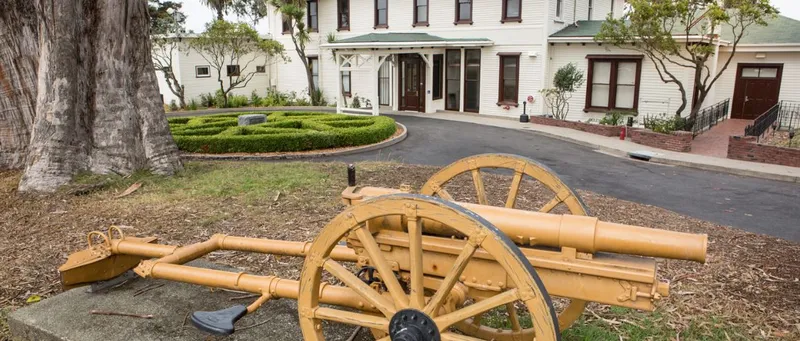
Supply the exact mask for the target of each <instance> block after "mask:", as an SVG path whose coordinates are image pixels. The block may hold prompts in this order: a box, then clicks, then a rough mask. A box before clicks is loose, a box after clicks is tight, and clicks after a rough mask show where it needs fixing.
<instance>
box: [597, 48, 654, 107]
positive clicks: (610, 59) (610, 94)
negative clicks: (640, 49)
mask: <svg viewBox="0 0 800 341" xmlns="http://www.w3.org/2000/svg"><path fill="white" fill-rule="evenodd" d="M587 58H588V59H589V76H588V81H587V84H588V86H587V88H586V109H585V111H589V110H601V111H607V110H636V109H637V107H638V105H639V80H640V78H641V71H642V56H587Z"/></svg>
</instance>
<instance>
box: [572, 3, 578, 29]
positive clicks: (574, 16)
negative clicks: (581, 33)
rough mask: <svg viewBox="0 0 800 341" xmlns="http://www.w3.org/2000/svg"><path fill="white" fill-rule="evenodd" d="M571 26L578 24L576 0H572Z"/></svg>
mask: <svg viewBox="0 0 800 341" xmlns="http://www.w3.org/2000/svg"><path fill="white" fill-rule="evenodd" d="M572 26H576V27H577V26H578V0H573V1H572Z"/></svg>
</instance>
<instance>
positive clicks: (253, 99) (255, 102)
mask: <svg viewBox="0 0 800 341" xmlns="http://www.w3.org/2000/svg"><path fill="white" fill-rule="evenodd" d="M261 100H263V98H261V96H259V95H258V91H256V90H253V92H252V93H251V94H250V105H251V106H254V107H257V106H260V105H261Z"/></svg>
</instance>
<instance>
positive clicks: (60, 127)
mask: <svg viewBox="0 0 800 341" xmlns="http://www.w3.org/2000/svg"><path fill="white" fill-rule="evenodd" d="M36 7H37V13H38V15H39V27H40V32H39V34H40V39H39V41H40V43H41V46H40V59H39V65H40V68H39V77H38V84H39V88H38V90H39V91H38V96H37V103H36V112H37V115H36V119H35V121H34V125H33V132H32V137H31V144H30V147H29V154H28V158H27V161H26V168H25V173H24V174H23V176H22V180H21V181H20V185H19V190H20V191H23V192H24V191H44V192H49V191H54V190H56V189H57V188H58V187H59V186H61V185H63V184H65V183H67V182H69V180H70V179H71V178H72V176H73V175H75V174H76V173H78V172H81V171H91V172H94V173H117V174H130V173H132V172H134V171H136V170H143V169H147V170H150V171H152V172H154V173H157V174H174V173H175V172H176V171H178V170H180V169H182V165H181V162H180V156H179V153H178V149H177V147H176V145H175V143H174V141H173V140H172V135H171V134H170V131H169V126H168V124H167V120H166V115H165V114H164V109H163V107H162V106H161V101H160V100H159V92H158V88H157V83H156V75H155V69H154V68H153V64H152V60H151V56H150V49H151V46H150V38H149V36H148V28H149V24H148V20H149V16H148V14H147V1H146V0H38V1H37V2H36Z"/></svg>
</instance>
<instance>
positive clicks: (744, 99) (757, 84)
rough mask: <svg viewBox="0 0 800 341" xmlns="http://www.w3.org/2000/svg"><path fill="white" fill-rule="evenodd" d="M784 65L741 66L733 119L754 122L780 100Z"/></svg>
mask: <svg viewBox="0 0 800 341" xmlns="http://www.w3.org/2000/svg"><path fill="white" fill-rule="evenodd" d="M782 75H783V64H739V68H738V71H737V73H736V89H735V90H734V92H733V108H732V110H731V118H740V119H746V120H752V119H755V118H756V117H758V116H759V115H761V114H763V113H764V112H766V111H767V110H769V108H771V107H772V106H773V105H775V104H777V103H778V101H779V100H780V98H779V97H780V92H781V77H782Z"/></svg>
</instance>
